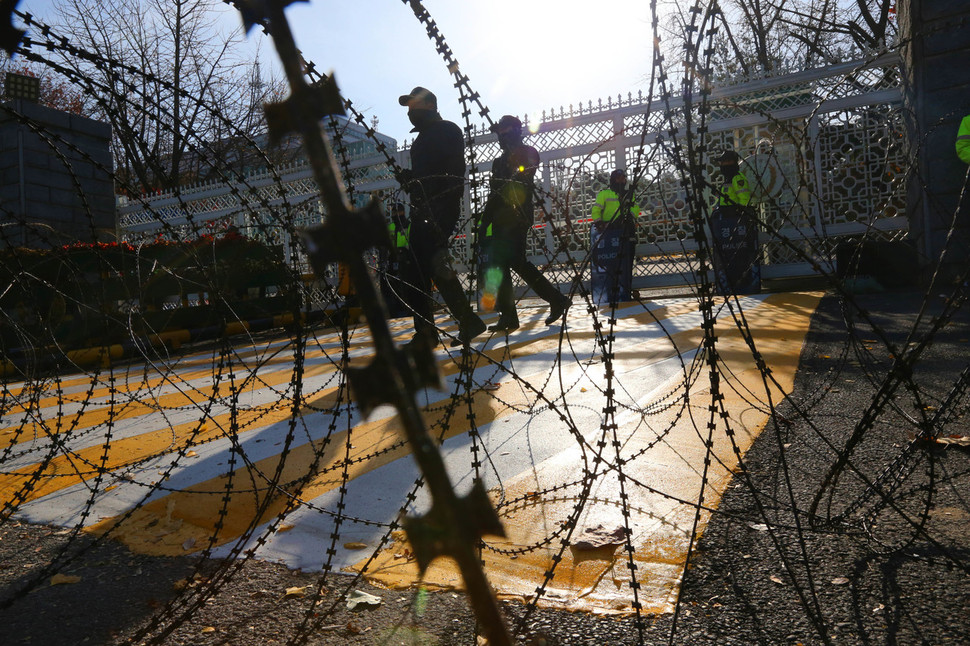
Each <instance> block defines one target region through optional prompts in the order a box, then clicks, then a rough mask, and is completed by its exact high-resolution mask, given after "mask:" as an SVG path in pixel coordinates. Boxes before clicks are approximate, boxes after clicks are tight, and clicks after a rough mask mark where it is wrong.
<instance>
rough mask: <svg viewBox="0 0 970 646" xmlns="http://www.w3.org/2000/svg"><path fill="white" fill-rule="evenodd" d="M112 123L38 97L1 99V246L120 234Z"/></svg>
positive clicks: (99, 238)
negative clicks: (63, 109)
mask: <svg viewBox="0 0 970 646" xmlns="http://www.w3.org/2000/svg"><path fill="white" fill-rule="evenodd" d="M110 138H111V128H110V126H108V124H105V123H102V122H100V121H94V120H92V119H87V118H85V117H80V116H77V115H73V114H68V113H66V112H61V111H58V110H52V109H50V108H45V107H43V106H40V105H37V104H35V103H30V102H28V101H23V100H19V99H18V100H14V101H9V102H7V103H5V104H4V105H3V106H0V247H6V246H28V247H34V248H46V247H51V246H59V245H62V244H68V243H71V242H75V241H79V240H80V241H84V242H95V241H97V242H107V241H110V240H113V239H114V238H115V199H114V187H113V184H112V176H111V173H112V161H111V150H110Z"/></svg>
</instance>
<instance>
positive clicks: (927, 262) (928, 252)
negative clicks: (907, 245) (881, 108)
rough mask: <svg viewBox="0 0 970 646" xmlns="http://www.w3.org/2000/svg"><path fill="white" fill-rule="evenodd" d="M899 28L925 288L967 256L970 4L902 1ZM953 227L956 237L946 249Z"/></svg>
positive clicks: (949, 278) (911, 204) (911, 211)
mask: <svg viewBox="0 0 970 646" xmlns="http://www.w3.org/2000/svg"><path fill="white" fill-rule="evenodd" d="M899 28H900V41H901V42H902V43H903V44H904V45H903V48H902V49H903V51H902V66H901V67H902V73H903V83H904V90H905V91H904V102H905V106H906V108H907V109H906V111H905V113H906V115H907V119H908V123H907V131H908V136H909V138H910V140H909V146H908V148H909V150H910V151H911V152H910V154H911V155H912V158H911V162H910V163H911V168H912V171H913V172H911V173H910V180H909V185H908V187H907V196H906V206H907V209H906V210H907V213H908V215H909V219H910V232H911V235H912V237H913V239H914V240H915V241H916V244H917V250H918V252H919V254H920V257H921V267H920V270H921V271H920V273H921V277H922V279H923V282H924V284H926V283H927V282H928V281H929V279H930V278H932V272H933V271H934V269H935V268H936V265H937V262H939V265H940V278H941V279H942V280H944V281H946V282H953V281H954V280H956V279H957V277H958V276H959V275H961V274H962V273H963V271H965V269H966V267H967V259H968V258H970V210H968V209H963V210H962V211H958V209H957V202H958V200H959V197H960V191H961V189H962V186H963V182H964V178H965V177H966V174H967V166H966V164H963V163H962V162H961V161H960V160H959V159H958V158H957V156H956V152H955V151H954V144H955V141H956V133H957V128H958V127H959V124H960V120H961V118H962V117H964V116H966V115H968V114H970V66H968V65H967V51H970V6H968V5H967V3H965V2H952V1H951V0H903V1H902V2H900V3H899ZM954 218H956V219H954ZM951 224H952V225H954V231H953V234H954V235H953V236H952V238H951V239H950V242H949V247H948V243H947V235H948V232H949V230H950V227H951Z"/></svg>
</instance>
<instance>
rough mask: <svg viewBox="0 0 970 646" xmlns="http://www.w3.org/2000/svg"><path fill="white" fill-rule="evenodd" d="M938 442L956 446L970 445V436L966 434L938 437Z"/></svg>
mask: <svg viewBox="0 0 970 646" xmlns="http://www.w3.org/2000/svg"><path fill="white" fill-rule="evenodd" d="M936 443H937V444H953V445H954V446H970V437H967V436H966V435H951V436H950V437H938V438H936Z"/></svg>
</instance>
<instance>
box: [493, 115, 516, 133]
mask: <svg viewBox="0 0 970 646" xmlns="http://www.w3.org/2000/svg"><path fill="white" fill-rule="evenodd" d="M513 129H514V130H518V131H519V132H522V122H521V121H519V119H518V118H517V117H513V116H512V115H511V114H507V115H505V116H504V117H502V118H501V119H499V120H498V123H493V124H492V127H491V128H489V130H491V131H492V132H505V131H506V130H513Z"/></svg>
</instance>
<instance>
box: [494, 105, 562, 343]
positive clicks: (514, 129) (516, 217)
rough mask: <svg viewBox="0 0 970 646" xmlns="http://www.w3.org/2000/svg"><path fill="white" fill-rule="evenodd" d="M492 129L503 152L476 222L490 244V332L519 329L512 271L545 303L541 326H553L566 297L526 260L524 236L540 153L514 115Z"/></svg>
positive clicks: (530, 221) (532, 204) (529, 225)
mask: <svg viewBox="0 0 970 646" xmlns="http://www.w3.org/2000/svg"><path fill="white" fill-rule="evenodd" d="M492 131H493V132H495V133H496V134H497V135H498V142H499V146H500V147H501V148H502V154H501V155H499V156H498V157H497V158H496V159H495V161H493V162H492V176H491V180H490V184H489V195H488V201H487V202H486V203H485V213H484V214H483V216H482V220H481V222H480V224H479V234H480V235H479V240H482V239H486V240H487V243H486V244H488V246H489V250H488V255H489V267H488V268H486V286H485V291H486V297H485V298H488V297H489V295H495V299H496V309H498V311H499V312H500V316H499V320H498V323H496V324H495V325H493V326H492V327H491V328H490V329H492V330H498V331H506V332H507V331H510V330H514V329H516V328H517V327H519V316H518V314H517V312H516V309H515V290H514V288H513V284H512V271H515V273H517V274H518V275H519V276H521V277H522V280H524V281H525V282H526V284H527V285H528V286H529V287H531V288H532V289H533V291H535V293H536V294H537V295H538V296H539V298H541V299H543V300H544V301H546V302H547V303H549V316H548V317H547V318H546V325H552V324H553V323H555V322H556V321H557V320H559V318H561V317H562V315H563V314H564V313H565V311H566V308H567V307H568V306H569V299H568V298H566V297H565V296H563V295H562V294H561V293H560V292H559V290H558V289H557V288H556V286H555V285H553V284H552V283H551V282H549V280H548V279H547V278H546V277H545V276H543V275H542V272H541V271H539V269H538V268H537V267H536V266H535V265H533V264H532V263H531V262H529V260H528V258H527V257H526V236H527V235H528V234H529V231H530V229H531V228H532V224H533V221H534V215H533V210H534V208H535V184H534V179H535V174H536V170H538V168H539V152H538V151H537V150H536V149H535V148H533V147H532V146H528V145H526V144H525V143H523V141H522V122H521V121H519V120H518V119H517V118H516V117H513V116H511V115H505V116H504V117H502V118H501V119H500V120H499V122H498V123H496V124H495V125H493V126H492ZM489 230H490V235H489ZM498 272H500V273H498ZM490 276H491V277H490ZM496 282H497V283H498V284H497V285H495V284H494V283H496ZM489 283H493V284H489ZM493 290H494V291H493ZM496 292H497V293H496Z"/></svg>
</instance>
